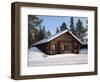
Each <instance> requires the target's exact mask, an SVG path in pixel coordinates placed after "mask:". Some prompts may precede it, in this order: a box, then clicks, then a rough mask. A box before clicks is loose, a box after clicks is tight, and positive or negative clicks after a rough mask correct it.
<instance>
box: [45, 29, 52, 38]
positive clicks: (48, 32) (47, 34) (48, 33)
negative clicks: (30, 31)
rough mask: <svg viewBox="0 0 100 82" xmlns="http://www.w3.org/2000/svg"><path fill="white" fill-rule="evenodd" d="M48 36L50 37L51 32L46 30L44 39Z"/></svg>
mask: <svg viewBox="0 0 100 82" xmlns="http://www.w3.org/2000/svg"><path fill="white" fill-rule="evenodd" d="M49 36H51V32H50V31H49V30H48V31H47V33H46V38H48V37H49Z"/></svg>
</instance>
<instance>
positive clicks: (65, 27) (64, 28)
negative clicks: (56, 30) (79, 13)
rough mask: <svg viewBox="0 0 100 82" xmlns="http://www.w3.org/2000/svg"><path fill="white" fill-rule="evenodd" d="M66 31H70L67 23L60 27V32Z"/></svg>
mask: <svg viewBox="0 0 100 82" xmlns="http://www.w3.org/2000/svg"><path fill="white" fill-rule="evenodd" d="M66 29H68V28H67V25H66V23H65V22H63V23H62V25H61V26H60V31H63V30H66Z"/></svg>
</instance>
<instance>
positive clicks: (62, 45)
mask: <svg viewBox="0 0 100 82" xmlns="http://www.w3.org/2000/svg"><path fill="white" fill-rule="evenodd" d="M32 46H33V47H37V48H39V49H40V50H41V51H42V52H44V53H45V54H47V55H56V54H68V53H74V54H78V53H79V50H80V47H81V46H82V42H81V41H80V39H79V38H77V37H76V36H75V35H74V34H73V33H72V32H70V31H67V30H64V31H61V32H59V33H57V34H55V35H52V36H50V37H48V38H45V39H42V40H40V41H38V42H36V43H34V44H33V45H32Z"/></svg>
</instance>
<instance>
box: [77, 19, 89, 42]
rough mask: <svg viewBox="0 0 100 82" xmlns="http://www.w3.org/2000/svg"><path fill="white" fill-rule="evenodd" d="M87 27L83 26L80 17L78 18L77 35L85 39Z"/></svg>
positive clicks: (82, 39)
mask: <svg viewBox="0 0 100 82" xmlns="http://www.w3.org/2000/svg"><path fill="white" fill-rule="evenodd" d="M86 32H87V28H85V27H84V26H83V23H82V21H81V20H80V19H78V21H77V23H76V36H77V37H78V38H79V39H80V40H81V41H84V37H85V36H86V35H87V34H86Z"/></svg>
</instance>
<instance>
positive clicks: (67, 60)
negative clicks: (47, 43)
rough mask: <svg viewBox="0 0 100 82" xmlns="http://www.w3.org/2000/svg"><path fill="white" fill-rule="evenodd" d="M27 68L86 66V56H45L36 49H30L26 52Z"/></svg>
mask: <svg viewBox="0 0 100 82" xmlns="http://www.w3.org/2000/svg"><path fill="white" fill-rule="evenodd" d="M28 53H29V54H28V56H29V61H28V65H29V66H52V65H74V64H87V63H88V55H86V54H85V55H84V54H56V55H52V56H51V55H46V54H44V53H43V52H42V51H40V50H39V49H38V48H36V47H32V48H30V49H29V52H28Z"/></svg>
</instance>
